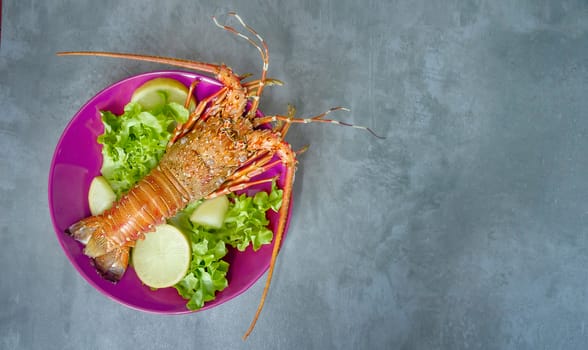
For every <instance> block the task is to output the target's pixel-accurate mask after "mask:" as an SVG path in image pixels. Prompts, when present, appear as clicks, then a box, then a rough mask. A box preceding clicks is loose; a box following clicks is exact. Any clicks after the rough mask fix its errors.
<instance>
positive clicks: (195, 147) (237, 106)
mask: <svg viewBox="0 0 588 350" xmlns="http://www.w3.org/2000/svg"><path fill="white" fill-rule="evenodd" d="M228 15H229V16H232V17H234V18H236V19H237V20H238V21H239V23H240V24H241V25H242V26H243V28H245V29H246V30H247V31H248V32H249V33H250V34H251V35H253V36H254V38H256V39H257V41H255V40H253V39H252V38H250V37H249V36H247V35H245V34H243V33H242V32H239V31H237V30H236V29H234V28H233V27H230V26H227V25H221V24H219V22H218V21H217V20H216V18H214V17H213V20H214V23H215V24H216V25H217V26H219V27H221V28H223V29H225V30H228V31H229V32H231V33H233V34H235V35H237V36H238V37H240V38H243V39H245V40H246V41H248V42H249V43H250V44H251V45H253V46H254V47H255V48H257V49H258V51H259V52H260V54H261V57H262V60H263V68H262V71H261V77H260V78H259V79H257V80H254V81H251V82H247V83H243V82H242V81H243V79H244V78H245V77H240V76H238V75H236V74H235V73H233V71H232V70H231V68H229V67H227V66H225V65H222V64H221V65H215V64H210V63H203V62H195V61H188V60H182V59H175V58H166V57H159V56H146V55H135V54H121V53H112V52H92V51H87V52H80V51H75V52H60V53H58V55H62V56H64V55H87V56H105V57H115V58H125V59H133V60H141V61H149V62H155V63H163V64H169V65H173V66H176V67H181V68H186V69H192V70H196V71H201V72H205V73H209V74H212V75H214V76H215V77H216V79H218V80H219V81H220V82H221V83H222V84H223V87H222V88H221V89H220V90H219V91H218V92H217V93H215V94H213V95H211V96H209V97H207V98H205V99H203V100H202V101H199V103H198V104H197V106H196V108H195V109H194V110H193V112H191V114H190V117H189V119H188V121H187V122H185V123H184V124H181V125H178V126H177V127H176V130H175V133H174V135H173V136H172V138H171V140H170V142H169V145H168V148H167V151H166V153H165V154H164V156H163V157H162V159H161V160H160V162H159V164H158V166H157V167H156V168H154V169H153V170H152V171H151V172H150V173H149V174H148V175H147V176H146V177H145V178H143V179H142V180H140V181H139V183H138V184H137V185H135V186H134V187H133V188H132V189H131V190H129V192H128V193H126V194H125V195H124V196H123V197H122V198H121V199H120V200H119V201H118V202H117V203H115V204H114V205H113V207H112V208H111V209H109V210H107V211H105V212H104V213H103V214H101V215H97V216H92V217H88V218H85V219H82V220H81V221H79V222H77V223H74V224H73V225H71V226H70V227H69V229H68V230H67V233H68V234H70V235H71V236H72V237H74V238H75V239H76V240H78V241H80V242H82V243H84V244H85V249H84V253H85V254H86V255H88V256H89V257H91V258H93V259H94V263H95V266H96V268H97V270H98V271H99V272H100V273H101V274H102V275H103V276H104V277H105V278H107V279H109V280H111V281H113V282H116V281H118V280H119V279H120V278H121V277H122V275H123V274H124V272H125V270H126V267H127V264H128V259H129V249H130V247H132V246H133V245H134V242H135V241H136V240H138V239H141V238H142V237H144V235H145V234H146V233H148V232H152V231H154V228H155V226H156V225H158V224H162V223H164V222H165V220H166V219H167V218H170V217H173V216H174V215H175V214H176V213H177V212H179V211H180V210H182V209H183V208H184V207H185V206H186V205H187V204H188V203H190V202H192V201H195V200H199V199H202V198H212V197H215V196H218V195H221V194H225V193H229V192H232V191H236V190H239V189H244V188H247V187H248V186H250V185H252V184H254V182H252V181H250V180H251V178H252V177H253V176H255V175H258V174H260V173H262V172H263V171H265V170H266V169H269V168H271V167H272V166H274V165H276V161H275V160H273V158H274V156H277V157H278V158H279V160H278V162H282V163H283V164H284V165H285V168H286V173H285V184H284V188H283V198H282V206H281V208H280V210H279V215H278V217H279V223H278V227H277V230H276V232H275V242H274V248H273V251H272V257H271V261H270V267H269V270H268V275H267V280H266V284H265V287H264V290H263V294H262V297H261V300H260V303H259V306H258V308H257V311H256V314H255V316H254V318H253V321H252V322H251V325H250V327H249V329H248V330H247V332H246V333H245V335H244V338H247V336H248V335H249V334H250V333H251V331H252V330H253V327H254V326H255V323H256V321H257V318H258V317H259V314H260V312H261V310H262V308H263V304H264V301H265V297H266V295H267V292H268V289H269V285H270V282H271V278H272V274H273V271H274V265H275V261H276V257H277V255H278V251H279V248H280V243H281V239H282V235H283V233H284V228H285V223H286V217H287V213H288V209H289V205H290V198H291V192H292V183H293V180H294V172H295V167H296V164H297V160H296V154H297V152H295V151H293V150H292V149H291V147H290V145H289V144H288V143H287V142H285V141H284V137H285V136H286V133H287V131H288V128H289V126H290V125H291V123H311V122H312V123H314V122H323V123H335V124H342V125H347V126H353V127H357V128H362V129H365V130H368V131H370V132H372V131H371V130H370V129H368V128H365V127H360V126H355V125H350V124H346V123H342V122H338V121H334V120H329V119H324V116H325V115H326V114H327V113H329V112H331V111H333V110H337V109H342V108H339V107H337V108H333V109H331V110H329V111H327V112H325V113H323V114H321V115H318V116H316V117H313V118H307V119H298V118H294V109H293V108H291V109H290V110H289V113H288V115H287V116H282V115H275V116H266V117H256V113H257V108H258V105H259V98H260V97H261V95H262V92H263V89H264V86H266V85H271V84H279V81H277V80H274V79H269V78H267V77H266V75H267V71H268V65H269V51H268V48H267V45H266V43H265V41H264V40H263V38H262V37H261V36H260V35H259V34H257V32H256V31H255V30H253V29H252V28H251V27H249V26H248V25H247V24H245V23H244V22H243V20H242V19H241V18H240V17H239V16H238V15H237V14H236V13H229V14H228ZM196 84H198V81H197V80H196V81H194V82H193V83H192V85H191V87H190V91H189V95H188V96H191V94H192V90H193V89H194V87H195V86H196ZM189 102H190V98H189V97H188V99H187V101H186V106H188V103H189ZM268 123H270V124H272V125H273V127H272V128H271V129H265V128H260V126H261V125H267V124H268ZM372 134H373V132H372ZM374 135H375V134H374ZM376 136H377V135H376ZM271 180H272V179H268V180H261V181H271ZM255 183H259V181H258V182H255Z"/></svg>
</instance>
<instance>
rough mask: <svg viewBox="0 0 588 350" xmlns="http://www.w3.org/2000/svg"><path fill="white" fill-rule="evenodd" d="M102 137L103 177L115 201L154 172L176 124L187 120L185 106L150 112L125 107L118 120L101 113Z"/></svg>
mask: <svg viewBox="0 0 588 350" xmlns="http://www.w3.org/2000/svg"><path fill="white" fill-rule="evenodd" d="M100 114H101V118H102V123H103V124H104V133H103V134H102V135H100V136H99V137H98V143H99V144H102V146H103V147H102V156H103V163H102V169H101V172H102V175H103V176H104V177H105V178H106V180H108V182H109V183H110V185H111V186H112V189H113V190H114V192H115V193H116V195H117V197H120V196H121V195H122V194H123V193H125V192H126V191H128V190H129V189H130V188H131V187H132V186H133V185H134V184H135V183H136V182H137V181H139V180H140V179H141V178H143V177H144V176H145V175H147V174H148V173H149V171H151V169H153V168H154V167H155V166H156V165H157V163H159V160H160V159H161V156H163V153H164V152H165V148H166V146H167V143H168V141H169V139H170V138H171V135H172V132H173V130H174V128H175V125H176V124H177V123H183V122H185V121H186V120H187V119H188V114H189V112H188V110H187V109H186V108H184V106H182V105H180V104H177V103H174V102H171V103H166V104H164V105H162V106H160V107H158V108H156V109H153V110H148V111H146V110H143V108H142V107H141V105H140V104H138V103H135V102H130V103H128V104H127V105H126V106H125V108H124V113H123V114H122V115H121V116H116V115H115V114H113V113H112V112H109V111H101V112H100Z"/></svg>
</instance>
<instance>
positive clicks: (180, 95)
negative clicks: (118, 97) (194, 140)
mask: <svg viewBox="0 0 588 350" xmlns="http://www.w3.org/2000/svg"><path fill="white" fill-rule="evenodd" d="M163 95H167V98H168V102H176V103H179V104H181V105H184V103H185V102H186V98H187V97H188V88H187V87H186V86H185V85H184V84H182V83H180V82H179V81H177V80H175V79H171V78H155V79H152V80H149V81H148V82H146V83H144V84H143V85H141V86H139V87H138V88H137V89H136V90H135V92H133V96H131V102H137V103H139V104H140V105H141V106H143V108H144V109H146V110H150V109H153V108H155V107H157V106H161V105H162V104H163V103H164V102H165V100H164V97H163ZM190 100H191V101H190V108H188V109H189V110H193V109H194V107H195V106H196V100H195V99H194V97H193V96H192V97H191V98H190Z"/></svg>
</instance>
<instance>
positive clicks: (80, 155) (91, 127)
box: [48, 71, 292, 314]
mask: <svg viewBox="0 0 588 350" xmlns="http://www.w3.org/2000/svg"><path fill="white" fill-rule="evenodd" d="M154 78H173V79H176V80H178V81H180V82H182V83H183V84H185V85H186V86H189V85H190V83H191V82H192V81H193V80H194V79H196V78H198V79H201V82H200V83H199V84H198V85H197V88H196V89H195V91H194V95H195V97H196V99H197V100H201V99H203V98H205V97H206V96H210V95H211V94H213V93H214V92H216V91H218V90H219V89H220V86H221V84H220V82H218V81H216V80H214V79H211V78H209V77H206V76H203V75H200V74H196V73H191V72H183V71H156V72H150V73H144V74H139V75H136V76H132V77H130V78H127V79H124V80H122V81H120V82H118V83H116V84H114V85H111V86H109V87H107V88H106V89H104V90H102V91H101V92H100V93H98V94H97V95H96V96H94V97H93V98H92V99H91V100H90V101H88V102H87V103H86V104H85V105H84V106H83V107H82V108H81V109H80V110H79V112H78V113H77V114H76V115H75V116H74V117H73V119H72V120H71V121H70V122H69V124H68V125H67V127H66V128H65V130H64V131H63V134H62V135H61V138H60V139H59V142H58V143H57V147H56V149H55V153H54V155H53V160H52V162H51V168H50V170H49V187H48V190H49V210H50V214H51V219H52V221H53V227H54V228H55V234H56V236H57V239H58V241H59V243H60V244H61V247H62V248H63V251H64V252H65V254H66V255H67V257H68V259H69V260H70V261H71V263H72V264H73V266H74V267H75V268H76V270H78V272H79V273H80V274H81V275H82V277H84V278H85V279H86V280H87V281H88V282H89V283H90V284H91V285H92V286H94V287H95V288H96V289H97V290H99V291H100V292H102V293H103V294H105V295H107V296H108V297H110V298H112V299H114V300H116V301H118V302H120V303H122V304H124V305H126V306H128V307H131V308H134V309H138V310H142V311H147V312H154V313H163V314H183V313H189V312H193V311H190V310H188V309H186V302H187V301H186V300H184V299H183V298H182V297H180V296H179V295H178V293H177V292H176V290H175V289H174V288H162V289H159V290H157V291H152V290H151V289H150V288H148V287H146V286H145V285H143V284H142V283H141V281H139V279H138V278H137V275H136V274H135V271H134V270H133V268H132V267H130V266H129V268H128V269H127V272H126V273H125V275H124V276H123V278H122V279H121V280H120V281H119V282H118V283H116V284H114V283H111V282H109V281H107V280H104V279H103V278H102V277H101V276H100V275H99V274H98V273H97V272H96V270H95V268H94V267H93V266H92V263H91V260H90V259H89V258H88V257H87V256H85V255H84V253H83V245H82V244H81V243H79V242H77V241H75V240H74V239H72V238H71V237H69V236H68V235H67V234H66V233H64V231H65V229H66V228H68V227H69V226H70V225H71V224H73V223H75V222H77V221H78V220H80V219H82V218H84V217H87V216H89V215H90V209H89V206H88V200H87V196H88V190H89V187H90V182H91V181H92V179H93V178H94V177H95V176H97V175H100V168H101V166H102V153H101V149H102V146H101V145H99V144H98V143H97V142H96V138H97V137H98V135H100V134H102V132H103V126H102V122H101V120H100V113H99V112H100V111H101V110H108V111H111V112H113V113H115V114H118V115H120V114H121V113H122V112H123V108H124V105H125V104H126V103H128V102H129V101H130V99H131V95H132V93H133V91H134V90H135V89H136V88H137V87H139V86H140V85H142V84H143V83H145V82H146V81H148V80H151V79H154ZM284 174H285V168H284V166H282V165H278V166H275V167H273V168H272V169H270V170H269V171H268V172H266V173H265V174H262V175H260V176H259V177H260V178H267V177H271V176H274V175H279V179H278V186H279V187H283V186H284V180H285V178H284ZM270 187H271V185H270V184H266V185H261V186H257V187H252V188H250V189H248V190H247V191H248V192H249V193H250V194H252V193H255V192H257V191H259V190H269V189H270ZM291 203H292V202H291ZM291 208H292V206H291V205H290V209H291ZM289 218H290V213H289V214H288V222H289ZM268 219H269V220H270V228H271V229H272V230H274V232H275V230H276V228H277V219H278V218H277V214H276V213H274V212H272V211H270V212H269V213H268ZM288 222H287V223H286V230H285V232H284V236H285V235H286V232H287V229H288ZM272 248H273V243H272V244H269V245H265V246H263V247H262V248H261V249H259V250H258V251H256V252H254V251H253V250H252V249H251V247H249V248H248V249H247V250H246V251H244V252H239V251H237V250H234V249H229V252H228V254H227V256H226V257H225V260H226V261H227V262H229V263H230V267H229V272H228V274H227V279H228V282H229V285H228V287H227V288H226V289H225V290H223V291H222V292H219V293H217V296H216V299H215V300H213V301H210V302H208V303H206V304H205V305H204V307H203V308H201V309H200V310H205V309H209V308H211V307H214V306H216V305H220V304H222V303H224V302H226V301H228V300H230V299H232V298H234V297H236V296H238V295H239V294H241V293H243V292H244V291H245V290H247V289H248V288H249V287H250V286H251V285H253V283H255V282H256V281H257V280H258V279H259V278H260V277H261V276H262V275H263V274H264V273H265V271H266V270H267V269H268V267H269V263H270V259H271V253H272Z"/></svg>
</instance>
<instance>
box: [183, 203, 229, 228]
mask: <svg viewBox="0 0 588 350" xmlns="http://www.w3.org/2000/svg"><path fill="white" fill-rule="evenodd" d="M227 210H229V199H228V198H227V196H219V197H216V198H212V199H209V200H206V201H204V202H202V204H200V205H199V206H197V207H196V209H194V211H193V212H192V215H190V221H192V223H194V224H195V225H200V226H207V227H210V228H221V226H222V225H223V221H224V219H225V214H226V213H227Z"/></svg>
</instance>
